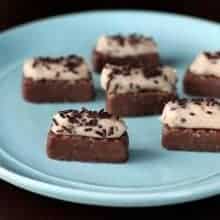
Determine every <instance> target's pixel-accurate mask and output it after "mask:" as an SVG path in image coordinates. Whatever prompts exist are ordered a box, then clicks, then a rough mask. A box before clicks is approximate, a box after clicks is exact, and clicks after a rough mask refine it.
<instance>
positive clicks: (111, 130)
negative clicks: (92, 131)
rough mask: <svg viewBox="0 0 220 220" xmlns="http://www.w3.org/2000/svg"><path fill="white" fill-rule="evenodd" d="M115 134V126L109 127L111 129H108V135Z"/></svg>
mask: <svg viewBox="0 0 220 220" xmlns="http://www.w3.org/2000/svg"><path fill="white" fill-rule="evenodd" d="M113 134H114V128H113V127H110V128H109V131H108V136H111V135H113Z"/></svg>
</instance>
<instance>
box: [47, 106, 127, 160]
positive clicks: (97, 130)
mask: <svg viewBox="0 0 220 220" xmlns="http://www.w3.org/2000/svg"><path fill="white" fill-rule="evenodd" d="M52 120H53V121H52V125H51V128H50V131H49V134H48V139H47V154H48V157H49V158H52V159H56V160H76V161H91V162H110V163H122V162H126V161H127V160H128V145H129V140H128V134H127V128H126V125H125V123H124V122H123V121H122V120H121V119H120V118H118V117H117V116H113V115H111V114H109V113H107V112H105V111H104V110H101V111H99V112H97V111H89V110H87V109H84V108H83V109H82V110H81V111H77V110H66V111H60V112H58V113H56V114H55V115H54V116H53V119H52Z"/></svg>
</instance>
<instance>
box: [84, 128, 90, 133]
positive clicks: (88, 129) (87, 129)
mask: <svg viewBox="0 0 220 220" xmlns="http://www.w3.org/2000/svg"><path fill="white" fill-rule="evenodd" d="M84 131H85V132H87V131H92V128H85V129H84Z"/></svg>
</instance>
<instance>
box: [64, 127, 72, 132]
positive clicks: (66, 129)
mask: <svg viewBox="0 0 220 220" xmlns="http://www.w3.org/2000/svg"><path fill="white" fill-rule="evenodd" d="M62 128H63V129H64V130H65V131H67V132H68V133H71V129H69V128H67V127H65V126H62Z"/></svg>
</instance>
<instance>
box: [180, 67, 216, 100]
mask: <svg viewBox="0 0 220 220" xmlns="http://www.w3.org/2000/svg"><path fill="white" fill-rule="evenodd" d="M184 91H185V93H187V94H189V95H193V96H207V97H216V98H220V78H217V77H214V76H198V75H195V74H193V73H191V72H190V71H187V73H186V75H185V78H184Z"/></svg>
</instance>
